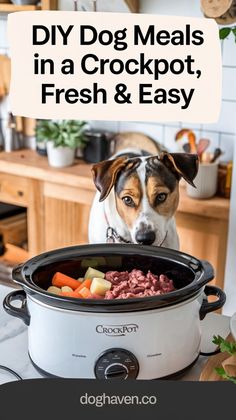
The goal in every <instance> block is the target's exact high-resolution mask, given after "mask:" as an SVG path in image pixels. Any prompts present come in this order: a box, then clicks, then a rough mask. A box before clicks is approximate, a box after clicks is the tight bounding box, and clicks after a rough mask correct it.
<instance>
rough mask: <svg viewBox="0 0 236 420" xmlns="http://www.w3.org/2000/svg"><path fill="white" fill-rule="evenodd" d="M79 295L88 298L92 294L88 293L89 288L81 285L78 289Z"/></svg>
mask: <svg viewBox="0 0 236 420" xmlns="http://www.w3.org/2000/svg"><path fill="white" fill-rule="evenodd" d="M79 293H80V295H81V296H82V297H83V298H85V299H89V298H92V297H93V296H92V294H91V293H90V290H89V289H88V288H87V287H83V288H82V289H81V290H80V292H79Z"/></svg>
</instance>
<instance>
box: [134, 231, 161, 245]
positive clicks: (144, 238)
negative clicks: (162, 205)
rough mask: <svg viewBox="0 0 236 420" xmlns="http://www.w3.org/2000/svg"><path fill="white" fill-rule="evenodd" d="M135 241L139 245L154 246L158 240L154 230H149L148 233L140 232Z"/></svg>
mask: <svg viewBox="0 0 236 420" xmlns="http://www.w3.org/2000/svg"><path fill="white" fill-rule="evenodd" d="M135 239H136V241H137V242H138V243H139V244H143V245H152V244H153V242H154V241H155V239H156V234H155V232H153V230H148V231H146V232H145V231H143V230H138V232H137V233H136V235H135Z"/></svg>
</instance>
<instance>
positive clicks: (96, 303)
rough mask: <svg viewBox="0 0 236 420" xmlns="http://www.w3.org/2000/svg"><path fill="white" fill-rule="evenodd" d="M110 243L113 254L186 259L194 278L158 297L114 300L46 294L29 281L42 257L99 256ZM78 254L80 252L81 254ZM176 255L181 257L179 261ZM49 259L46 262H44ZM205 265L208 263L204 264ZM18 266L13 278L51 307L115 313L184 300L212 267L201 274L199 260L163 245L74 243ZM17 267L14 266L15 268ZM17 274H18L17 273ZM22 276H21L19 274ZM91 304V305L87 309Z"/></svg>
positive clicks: (50, 260)
mask: <svg viewBox="0 0 236 420" xmlns="http://www.w3.org/2000/svg"><path fill="white" fill-rule="evenodd" d="M111 246H112V247H113V250H115V249H116V251H115V252H114V254H119V253H121V254H124V253H125V252H126V254H127V253H130V254H135V253H136V254H137V251H139V252H142V255H143V254H144V255H145V254H146V255H147V256H149V257H154V258H155V256H157V252H158V255H159V256H160V257H162V258H163V259H168V257H169V258H170V257H171V258H172V259H173V260H174V261H175V262H176V263H178V264H183V265H184V262H185V266H186V265H187V264H186V263H187V262H188V263H189V264H190V263H192V264H194V265H195V266H197V271H196V270H195V271H194V269H193V267H192V266H191V265H188V268H189V269H190V270H191V271H192V272H193V273H195V278H194V280H193V281H192V282H191V283H189V284H187V285H186V286H184V287H182V288H181V289H177V290H174V291H172V292H169V293H166V294H163V295H158V296H148V297H142V298H132V299H114V300H104V299H86V300H85V299H78V298H76V299H75V298H70V297H65V296H58V295H53V294H51V293H48V292H47V291H46V290H44V289H42V288H40V287H39V286H37V285H36V284H35V283H34V281H33V278H32V276H33V273H34V272H35V271H36V270H37V269H38V268H40V267H42V266H43V259H45V258H47V263H45V265H48V264H50V263H53V262H54V263H55V262H56V261H58V260H59V259H60V254H63V255H62V257H61V259H60V261H63V260H66V259H70V258H71V259H73V258H76V256H78V255H76V254H79V257H83V255H86V256H88V254H89V251H90V253H92V254H93V253H94V252H95V251H96V255H97V256H99V255H100V254H101V255H102V254H104V253H106V254H111V253H113V251H112V252H111ZM81 254H82V255H81ZM177 257H178V258H179V259H180V260H182V262H181V261H179V259H177ZM48 258H49V261H48ZM208 264H209V263H208ZM18 267H20V274H21V279H20V280H19V278H18V279H16V278H15V279H14V281H16V282H17V283H19V284H20V285H21V286H23V288H24V289H26V292H27V293H29V294H30V295H35V294H36V295H40V297H41V299H42V300H47V302H50V304H51V305H52V306H58V307H60V306H62V307H66V306H67V305H68V306H73V307H76V308H77V310H78V311H79V310H81V311H88V309H89V307H90V310H91V311H92V312H96V311H97V312H102V311H103V310H104V311H105V312H107V311H109V312H112V310H114V311H115V312H117V311H119V310H120V309H119V308H120V307H122V308H123V311H124V312H125V311H130V310H135V311H136V310H138V309H135V306H138V307H140V308H141V310H142V308H143V307H148V308H153V309H154V308H158V307H164V306H169V305H174V304H175V303H178V302H180V301H184V300H187V299H188V298H189V297H190V296H192V295H194V294H195V293H197V292H198V290H199V289H200V288H201V287H203V286H204V285H205V284H206V283H208V282H209V281H210V280H212V278H214V273H213V268H212V267H211V266H210V267H211V268H212V276H210V277H205V275H204V267H203V262H202V261H201V260H199V259H197V258H196V257H193V256H192V255H189V254H186V253H184V252H182V251H176V250H173V249H170V248H163V247H156V246H144V245H138V244H131V245H130V244H109V245H108V244H86V245H76V246H71V247H65V248H59V249H56V250H52V251H48V252H44V253H42V254H40V255H37V256H35V257H33V258H31V259H30V260H28V261H26V262H25V263H24V264H22V265H20V266H18ZM16 270H17V267H16ZM18 274H19V273H18ZM22 275H23V276H24V278H23V277H22ZM91 307H93V308H92V309H91Z"/></svg>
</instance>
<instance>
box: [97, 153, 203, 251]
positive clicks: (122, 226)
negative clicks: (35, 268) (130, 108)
mask: <svg viewBox="0 0 236 420" xmlns="http://www.w3.org/2000/svg"><path fill="white" fill-rule="evenodd" d="M197 172H198V156H197V155H195V154H188V153H169V152H166V151H163V152H161V154H160V155H159V156H150V155H149V154H148V156H146V155H145V153H142V152H141V151H135V152H133V151H131V152H130V151H127V152H123V153H122V152H120V153H119V154H117V155H115V156H114V157H112V158H111V159H109V160H105V161H102V162H99V163H96V164H94V165H93V167H92V174H93V180H94V183H95V186H96V188H97V190H98V191H97V193H96V195H95V198H94V201H93V203H92V207H91V211H90V219H89V242H90V243H94V244H95V243H104V242H120V243H134V244H143V245H155V246H162V247H166V248H172V249H176V250H178V249H179V238H178V234H177V231H176V224H175V212H176V210H177V207H178V203H179V181H180V179H181V178H184V179H185V180H186V181H187V182H188V183H189V184H191V185H192V186H195V185H194V182H193V180H194V178H195V177H196V175H197Z"/></svg>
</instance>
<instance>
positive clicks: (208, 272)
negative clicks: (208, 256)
mask: <svg viewBox="0 0 236 420" xmlns="http://www.w3.org/2000/svg"><path fill="white" fill-rule="evenodd" d="M201 263H202V267H203V270H204V280H207V281H210V280H213V279H214V277H215V272H214V268H213V267H212V265H211V264H210V263H209V262H208V261H206V260H201Z"/></svg>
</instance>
